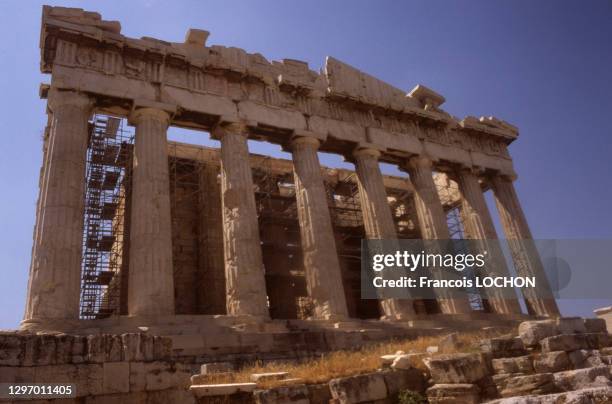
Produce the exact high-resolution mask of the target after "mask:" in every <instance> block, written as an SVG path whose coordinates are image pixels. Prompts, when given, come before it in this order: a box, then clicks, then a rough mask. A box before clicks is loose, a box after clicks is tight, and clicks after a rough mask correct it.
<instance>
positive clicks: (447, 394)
mask: <svg viewBox="0 0 612 404" xmlns="http://www.w3.org/2000/svg"><path fill="white" fill-rule="evenodd" d="M427 400H428V401H429V403H430V404H455V403H462V404H477V403H480V402H481V401H480V389H479V388H478V386H476V385H475V384H434V385H433V386H432V387H430V388H428V389H427Z"/></svg>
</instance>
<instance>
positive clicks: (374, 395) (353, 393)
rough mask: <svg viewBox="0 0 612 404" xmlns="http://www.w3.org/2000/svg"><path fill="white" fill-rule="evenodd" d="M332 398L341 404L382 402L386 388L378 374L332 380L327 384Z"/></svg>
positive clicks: (382, 377) (380, 375)
mask: <svg viewBox="0 0 612 404" xmlns="http://www.w3.org/2000/svg"><path fill="white" fill-rule="evenodd" d="M329 390H330V391H331V394H332V397H333V398H334V399H335V400H337V402H338V403H341V404H351V403H362V402H368V401H376V400H383V399H385V398H386V397H387V386H386V384H385V379H384V376H383V375H382V374H380V373H369V374H364V375H358V376H351V377H343V378H338V379H332V380H331V381H330V382H329Z"/></svg>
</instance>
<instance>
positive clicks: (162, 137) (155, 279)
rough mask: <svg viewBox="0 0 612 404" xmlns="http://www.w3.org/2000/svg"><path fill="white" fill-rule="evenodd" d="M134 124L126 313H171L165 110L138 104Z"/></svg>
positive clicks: (170, 241) (170, 245)
mask: <svg viewBox="0 0 612 404" xmlns="http://www.w3.org/2000/svg"><path fill="white" fill-rule="evenodd" d="M130 123H131V124H133V125H134V126H135V127H136V136H135V141H134V161H133V167H132V198H131V201H132V202H131V203H132V206H131V215H132V217H131V224H130V270H129V281H128V314H129V315H141V316H159V315H171V314H174V279H173V267H172V225H171V216H170V180H169V175H168V144H167V139H166V131H167V129H168V124H169V123H170V116H169V115H168V113H167V112H165V111H162V110H159V109H153V108H142V109H138V110H136V111H135V112H134V113H133V114H132V116H130Z"/></svg>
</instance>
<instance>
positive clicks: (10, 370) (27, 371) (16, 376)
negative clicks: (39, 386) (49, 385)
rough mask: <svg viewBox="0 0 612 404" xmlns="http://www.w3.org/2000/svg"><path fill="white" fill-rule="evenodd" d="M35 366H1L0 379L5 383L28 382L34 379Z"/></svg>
mask: <svg viewBox="0 0 612 404" xmlns="http://www.w3.org/2000/svg"><path fill="white" fill-rule="evenodd" d="M34 369H35V368H33V367H24V366H20V367H17V366H0V380H2V382H3V383H26V382H31V381H32V380H34Z"/></svg>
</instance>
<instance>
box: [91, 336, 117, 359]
mask: <svg viewBox="0 0 612 404" xmlns="http://www.w3.org/2000/svg"><path fill="white" fill-rule="evenodd" d="M86 360H87V362H93V363H103V362H118V361H121V360H123V344H122V341H121V337H120V336H118V335H111V334H99V335H88V336H87V359H86Z"/></svg>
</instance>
